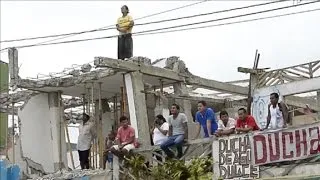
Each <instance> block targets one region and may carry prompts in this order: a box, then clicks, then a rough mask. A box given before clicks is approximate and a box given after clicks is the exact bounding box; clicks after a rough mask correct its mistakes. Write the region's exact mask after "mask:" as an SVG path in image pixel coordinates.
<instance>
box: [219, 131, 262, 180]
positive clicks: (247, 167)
mask: <svg viewBox="0 0 320 180" xmlns="http://www.w3.org/2000/svg"><path fill="white" fill-rule="evenodd" d="M219 173H220V177H222V178H223V179H233V178H245V179H249V178H258V177H259V167H258V166H254V165H251V146H250V141H249V137H248V136H246V135H243V136H241V135H238V136H230V137H225V138H220V139H219Z"/></svg>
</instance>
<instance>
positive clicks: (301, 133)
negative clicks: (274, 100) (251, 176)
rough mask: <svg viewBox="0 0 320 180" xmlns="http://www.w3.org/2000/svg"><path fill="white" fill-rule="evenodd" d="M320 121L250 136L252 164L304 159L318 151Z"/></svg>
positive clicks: (319, 146) (319, 149)
mask: <svg viewBox="0 0 320 180" xmlns="http://www.w3.org/2000/svg"><path fill="white" fill-rule="evenodd" d="M319 130H320V122H317V123H314V124H310V125H305V126H303V127H298V128H289V129H284V130H278V131H267V132H261V133H256V134H253V135H251V136H250V142H251V143H250V144H251V148H252V157H253V158H252V164H255V165H262V164H268V163H274V162H281V161H292V160H298V159H305V158H308V157H310V156H313V155H316V154H319V153H320V134H319V132H320V131H319Z"/></svg>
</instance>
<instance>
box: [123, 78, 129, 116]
mask: <svg viewBox="0 0 320 180" xmlns="http://www.w3.org/2000/svg"><path fill="white" fill-rule="evenodd" d="M122 82H123V90H122V91H123V98H122V100H123V115H127V114H128V113H129V112H127V90H126V89H127V87H126V81H125V74H124V73H123V74H122Z"/></svg>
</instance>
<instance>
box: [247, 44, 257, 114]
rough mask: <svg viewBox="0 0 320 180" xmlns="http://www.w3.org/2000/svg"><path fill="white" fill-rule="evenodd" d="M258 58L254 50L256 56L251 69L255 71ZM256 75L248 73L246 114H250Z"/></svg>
mask: <svg viewBox="0 0 320 180" xmlns="http://www.w3.org/2000/svg"><path fill="white" fill-rule="evenodd" d="M259 58H260V54H259V53H258V50H256V54H255V57H254V63H253V69H257V68H258V64H259ZM257 76H258V75H257V74H251V73H250V80H249V91H248V102H247V112H248V114H251V104H252V100H253V99H252V89H253V86H254V87H255V86H256V80H257V78H258V77H257Z"/></svg>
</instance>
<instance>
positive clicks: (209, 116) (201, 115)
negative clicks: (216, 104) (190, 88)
mask: <svg viewBox="0 0 320 180" xmlns="http://www.w3.org/2000/svg"><path fill="white" fill-rule="evenodd" d="M196 123H197V124H198V126H197V133H196V137H198V136H199V134H200V131H201V129H203V138H207V137H210V136H211V135H213V134H214V133H215V132H216V130H217V129H218V124H217V121H216V116H215V114H214V112H213V110H212V109H211V108H208V107H207V103H206V102H205V101H199V102H198V112H197V113H196Z"/></svg>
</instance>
